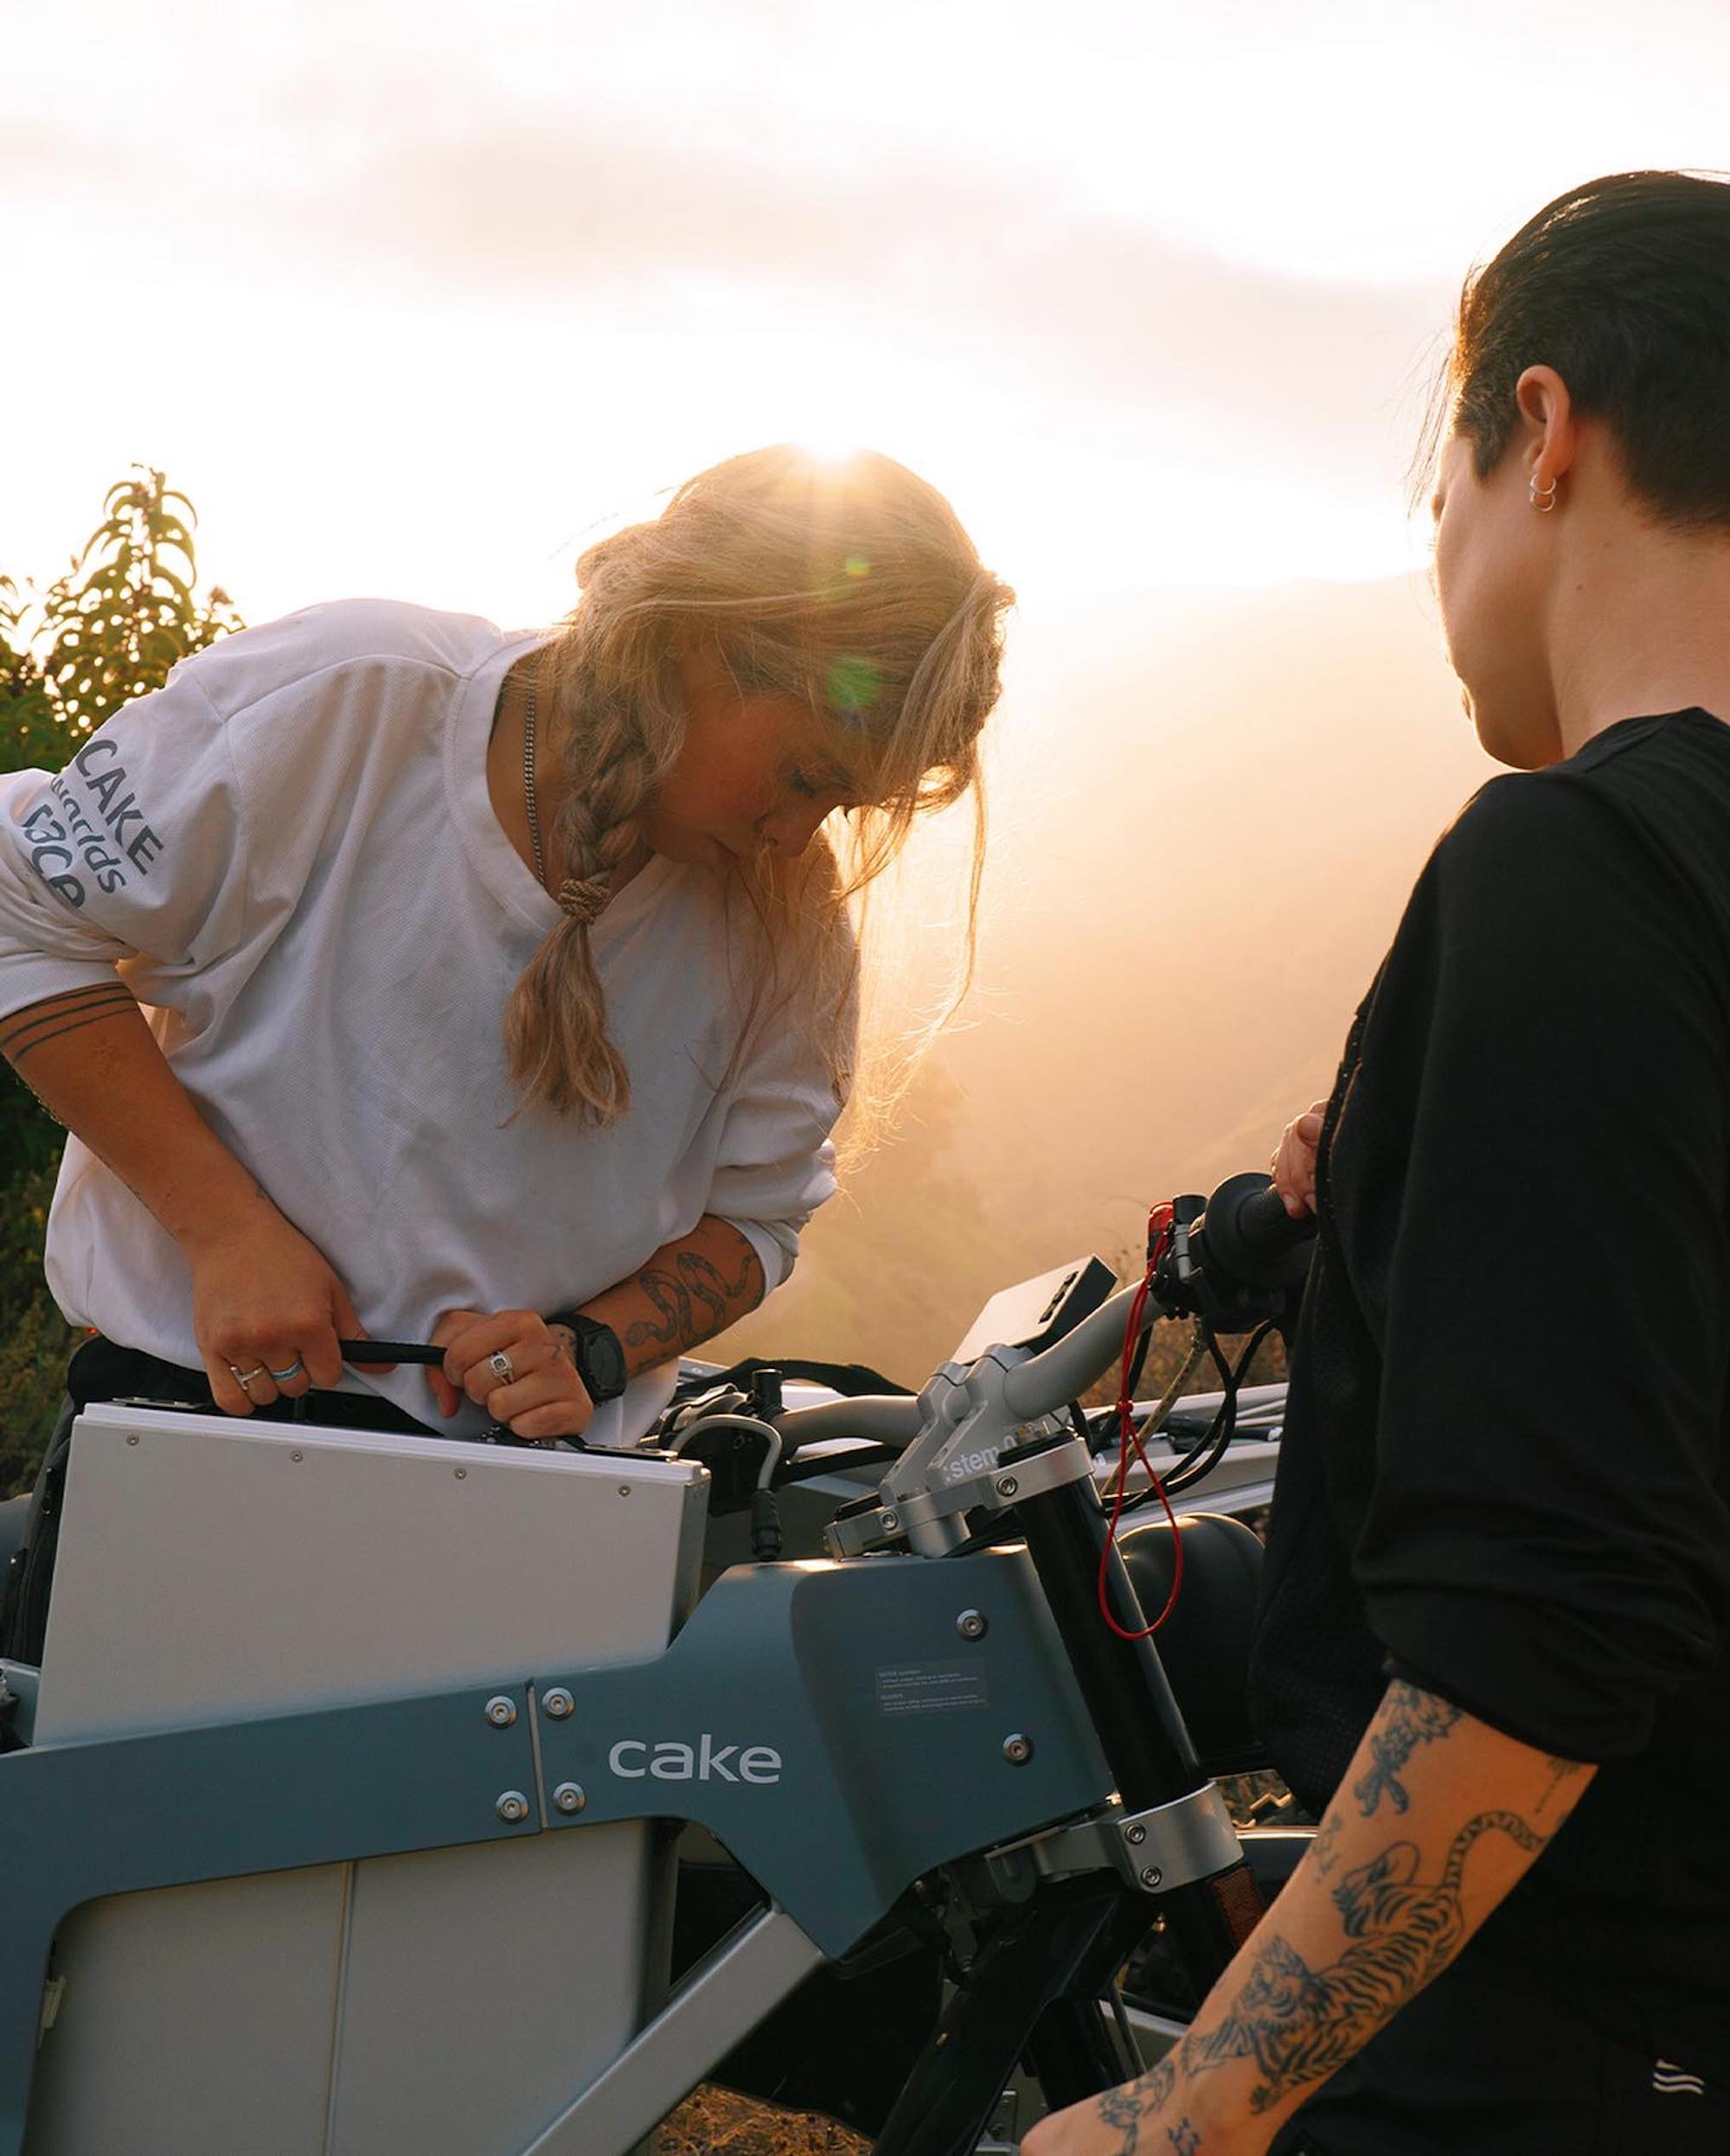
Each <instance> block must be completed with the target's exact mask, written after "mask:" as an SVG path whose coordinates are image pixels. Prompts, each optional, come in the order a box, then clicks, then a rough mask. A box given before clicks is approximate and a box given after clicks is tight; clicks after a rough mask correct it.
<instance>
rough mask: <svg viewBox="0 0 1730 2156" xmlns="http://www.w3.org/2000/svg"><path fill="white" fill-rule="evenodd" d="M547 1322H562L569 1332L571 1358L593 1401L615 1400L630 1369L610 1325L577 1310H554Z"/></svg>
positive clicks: (596, 1402)
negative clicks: (571, 1338)
mask: <svg viewBox="0 0 1730 2156" xmlns="http://www.w3.org/2000/svg"><path fill="white" fill-rule="evenodd" d="M547 1322H548V1324H549V1325H562V1326H564V1327H565V1328H566V1329H567V1331H568V1332H569V1333H570V1334H572V1335H573V1345H572V1359H573V1361H574V1362H575V1364H576V1366H577V1375H578V1376H579V1377H580V1379H582V1381H583V1390H584V1391H586V1393H587V1394H588V1396H589V1398H591V1399H592V1400H593V1402H594V1404H595V1405H596V1406H597V1407H599V1405H600V1404H601V1403H602V1401H603V1400H616V1399H617V1398H618V1396H619V1394H620V1393H621V1392H623V1391H624V1390H625V1386H626V1385H629V1384H630V1382H631V1372H629V1371H628V1370H627V1369H626V1368H625V1350H624V1349H623V1348H622V1347H620V1346H619V1344H618V1334H617V1333H615V1332H614V1331H613V1329H612V1327H611V1326H610V1325H603V1324H601V1323H600V1322H599V1320H598V1319H595V1318H592V1317H585V1316H584V1315H583V1314H582V1312H581V1311H580V1310H554V1313H553V1315H551V1316H550V1317H549V1318H548V1321H547Z"/></svg>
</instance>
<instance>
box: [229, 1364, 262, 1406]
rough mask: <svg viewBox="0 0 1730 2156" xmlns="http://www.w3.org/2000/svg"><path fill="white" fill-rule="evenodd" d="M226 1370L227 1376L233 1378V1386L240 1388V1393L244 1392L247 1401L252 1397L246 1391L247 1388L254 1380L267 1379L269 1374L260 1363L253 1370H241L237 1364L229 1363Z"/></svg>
mask: <svg viewBox="0 0 1730 2156" xmlns="http://www.w3.org/2000/svg"><path fill="white" fill-rule="evenodd" d="M228 1370H229V1374H230V1375H231V1376H232V1377H233V1379H234V1382H235V1384H236V1385H239V1386H240V1390H241V1391H242V1392H246V1394H247V1398H248V1399H251V1398H252V1397H253V1396H252V1394H251V1393H250V1392H248V1391H247V1386H248V1385H251V1384H252V1382H253V1379H254V1378H267V1377H269V1375H270V1372H269V1371H268V1370H266V1368H265V1366H264V1365H263V1364H262V1363H259V1365H258V1366H256V1368H254V1369H252V1370H242V1369H241V1368H240V1366H239V1365H238V1364H237V1363H232V1362H231V1363H230V1364H229V1365H228Z"/></svg>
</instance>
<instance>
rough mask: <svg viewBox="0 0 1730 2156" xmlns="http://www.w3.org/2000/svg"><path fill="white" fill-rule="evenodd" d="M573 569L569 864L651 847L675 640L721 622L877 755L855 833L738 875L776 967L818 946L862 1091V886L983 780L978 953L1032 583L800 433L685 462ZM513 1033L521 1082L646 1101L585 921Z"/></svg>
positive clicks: (532, 987) (668, 766) (837, 1044)
mask: <svg viewBox="0 0 1730 2156" xmlns="http://www.w3.org/2000/svg"><path fill="white" fill-rule="evenodd" d="M577 579H578V583H579V585H580V588H581V598H580V600H579V602H578V605H577V606H576V608H575V611H573V613H572V614H571V615H570V616H569V617H568V618H567V622H566V624H565V625H564V628H563V629H562V630H561V633H560V635H559V636H558V637H556V638H555V640H554V642H553V643H552V644H550V645H549V646H548V648H547V649H545V650H544V651H543V652H541V655H540V656H539V659H538V661H537V666H538V672H537V675H536V693H537V696H538V698H539V700H540V701H541V707H542V708H543V709H544V710H547V711H548V713H549V716H550V717H551V718H552V719H553V720H554V725H555V726H556V728H557V730H558V733H559V734H560V738H561V741H562V770H561V778H562V781H563V786H564V794H563V799H562V802H561V805H560V808H559V810H558V813H557V815H556V816H555V818H554V823H553V828H552V830H551V833H550V834H549V838H550V847H549V851H550V852H551V854H553V856H554V859H556V860H557V861H558V863H559V864H560V870H561V874H562V875H564V876H567V877H571V878H574V879H576V880H586V879H589V878H592V877H603V878H604V877H609V876H611V875H612V874H613V873H615V872H616V871H618V870H619V869H621V868H623V867H625V866H627V865H628V864H629V863H630V862H631V860H633V859H634V858H635V857H637V856H638V855H639V854H640V853H641V851H642V848H643V838H642V831H641V822H640V819H641V817H642V814H643V811H644V808H645V807H646V806H647V805H648V803H649V801H650V797H651V796H652V795H653V794H654V792H655V790H656V789H657V787H658V786H659V785H660V784H661V783H662V781H663V779H664V778H665V777H667V775H668V773H669V772H670V771H671V770H672V768H673V766H674V765H675V763H676V760H677V758H678V754H679V750H680V747H681V745H682V742H683V739H684V730H685V718H684V713H683V709H682V704H681V701H680V698H679V694H678V688H677V683H676V673H675V667H676V648H678V647H684V648H689V646H690V645H691V644H693V643H696V642H699V641H703V640H707V641H708V643H712V644H713V645H714V647H715V648H716V649H718V650H719V652H720V654H721V657H722V659H723V660H724V662H725V663H726V665H727V669H728V670H729V671H730V673H731V674H732V675H733V677H734V680H735V681H737V682H738V684H739V686H740V688H741V690H743V691H745V692H746V693H748V694H791V695H796V696H799V697H801V698H803V699H804V701H805V702H806V703H807V705H808V706H809V707H811V709H812V710H813V711H815V712H818V713H822V714H823V716H824V718H825V719H826V720H828V722H829V723H830V724H831V725H832V726H834V727H835V729H836V742H837V748H838V749H839V750H840V751H841V752H843V754H844V756H845V758H846V762H847V765H848V766H849V769H850V770H852V771H857V772H859V773H861V774H862V779H863V791H864V794H865V798H866V801H867V803H868V805H866V806H863V807H862V808H859V809H854V810H852V811H849V813H848V815H847V816H846V817H845V827H846V828H845V835H844V836H842V837H841V839H840V842H839V843H838V844H837V842H836V835H835V834H834V832H833V829H832V825H831V826H825V828H824V829H823V831H822V832H820V833H819V835H818V837H817V841H814V842H813V844H812V845H811V847H810V848H808V849H807V852H806V854H804V856H803V857H802V858H800V859H798V860H780V859H776V858H774V857H772V856H771V855H768V854H763V855H761V856H759V857H758V858H757V859H756V860H753V861H751V862H748V863H744V864H741V865H740V868H739V869H738V870H737V871H736V872H731V873H734V874H735V875H736V880H737V882H738V884H739V886H740V891H741V893H742V895H743V897H744V898H745V899H746V902H747V903H748V905H750V907H751V908H752V910H753V912H755V913H756V915H757V917H758V918H759V921H760V922H761V923H762V924H763V925H764V928H765V930H766V934H767V941H768V948H769V953H770V958H771V963H772V966H775V965H778V964H779V959H780V957H781V956H782V954H783V953H784V952H785V951H786V950H790V949H791V950H796V951H797V952H798V954H799V962H798V966H797V968H795V969H792V973H791V974H790V975H789V978H790V979H791V978H793V977H795V976H797V977H798V979H799V980H801V981H802V982H804V984H805V985H806V986H807V987H808V988H811V989H812V990H813V991H814V992H813V993H812V994H811V995H809V997H802V998H801V1002H802V1004H803V1005H804V1008H805V1009H806V1010H807V1011H808V1012H809V1013H810V1014H812V1022H813V1023H814V1024H815V1025H816V1027H817V1032H818V1038H819V1043H820V1046H821V1047H822V1049H823V1052H825V1054H826V1055H827V1056H828V1058H829V1060H830V1070H831V1073H832V1075H833V1076H834V1077H835V1078H836V1084H837V1085H838V1086H839V1087H840V1088H841V1089H842V1090H843V1091H845V1090H846V1087H847V1084H848V1083H849V1078H850V1076H851V1072H850V1069H849V1063H850V1056H849V1046H848V1041H849V1033H850V1025H851V1021H850V1009H851V1006H852V1004H853V1001H854V997H855V989H856V986H857V958H856V945H855V937H854V934H853V931H852V926H851V923H850V917H849V900H852V899H855V897H857V895H858V894H860V893H862V892H863V891H864V889H865V887H866V886H867V885H868V884H869V883H870V882H871V880H873V879H874V878H875V876H877V875H878V874H880V873H881V871H882V870H883V869H885V868H886V867H888V865H889V864H890V862H891V861H892V860H894V858H895V856H896V854H898V853H899V852H900V848H901V846H902V844H903V842H904V841H905V840H906V838H907V835H908V832H909V831H910V829H911V828H912V826H913V822H914V820H915V818H917V817H919V816H922V815H925V814H926V813H927V812H929V811H931V810H933V809H942V808H946V807H948V806H950V805H951V804H952V803H955V802H958V801H960V800H962V799H963V798H964V797H971V800H972V803H973V809H974V838H973V853H972V867H971V876H970V880H969V888H968V904H967V928H966V942H967V968H966V970H967V971H969V972H971V959H972V949H973V934H974V922H975V918H976V914H977V900H978V888H979V877H980V873H981V869H982V867H983V862H984V795H983V793H982V791H981V788H980V778H979V760H978V751H977V739H978V734H979V730H980V728H981V727H982V726H984V721H985V720H986V717H987V716H988V714H989V713H990V710H991V708H992V707H993V705H994V704H995V703H996V701H997V697H998V694H999V688H1000V681H999V666H1000V661H1001V656H1002V649H1003V615H1004V613H1005V611H1006V610H1007V609H1008V608H1009V606H1010V605H1012V604H1013V603H1014V593H1013V592H1010V591H1009V588H1008V587H1007V586H1006V585H1003V584H1000V583H999V582H998V580H997V579H996V577H994V576H993V575H991V573H990V572H989V571H988V570H986V569H984V568H983V567H982V566H980V562H979V558H978V555H977V553H976V552H975V550H974V547H973V544H972V542H971V540H970V539H969V538H968V536H967V534H966V533H965V532H964V530H963V528H962V527H961V524H960V521H959V520H958V518H957V516H956V515H955V512H954V511H953V509H951V507H950V506H949V503H948V502H946V501H945V499H944V497H943V496H941V495H940V494H939V492H938V491H937V489H935V488H934V487H932V486H929V485H927V484H926V482H925V481H924V480H922V479H920V478H919V477H916V476H915V475H914V474H913V472H911V471H909V470H907V468H906V467H905V466H904V465H901V464H896V463H894V461H893V459H891V458H889V457H882V456H879V455H876V454H875V453H874V452H861V453H859V454H856V455H855V456H853V457H849V458H848V459H846V460H844V461H842V462H838V463H831V462H829V461H827V460H823V459H818V458H817V457H811V456H810V455H807V454H806V453H804V452H803V451H799V450H798V449H795V448H793V447H791V446H788V445H782V446H779V447H777V448H772V449H763V450H755V451H750V452H749V453H747V454H746V455H745V456H742V457H729V458H728V459H727V462H726V463H724V464H716V465H715V466H714V467H713V468H712V469H711V470H708V471H704V472H700V473H699V474H698V475H697V477H695V478H694V479H689V480H687V481H686V482H685V483H684V485H683V486H682V487H680V488H679V489H678V490H677V491H676V493H675V494H674V496H673V497H672V499H671V501H670V502H669V503H668V506H667V508H666V509H665V510H664V512H663V514H662V515H660V516H659V517H657V518H656V519H655V520H654V521H652V522H650V523H644V524H634V525H631V526H630V527H628V528H626V529H625V530H624V531H620V532H617V533H614V534H612V537H610V538H608V539H605V540H602V541H600V542H599V544H598V545H597V546H594V547H590V548H589V550H588V552H587V553H585V554H584V555H583V556H582V558H581V560H580V561H579V562H578V564H577ZM761 986H762V984H761V983H759V991H760V988H761ZM789 992H791V991H789ZM504 1038H505V1047H506V1052H507V1056H508V1059H509V1069H510V1073H511V1076H512V1078H514V1079H515V1081H516V1085H517V1087H518V1090H519V1093H520V1095H521V1097H522V1098H523V1099H524V1100H525V1101H535V1102H540V1103H542V1104H545V1105H547V1106H548V1107H550V1108H552V1109H554V1110H556V1111H558V1112H560V1113H561V1114H565V1115H569V1116H574V1117H576V1118H577V1119H579V1120H580V1121H586V1122H588V1123H594V1124H598V1125H599V1124H606V1123H611V1122H612V1121H614V1120H615V1119H616V1118H617V1117H618V1116H620V1115H622V1114H623V1113H624V1112H625V1109H626V1108H627V1107H628V1106H629V1104H630V1098H631V1084H630V1077H629V1073H628V1072H626V1070H625V1064H624V1061H623V1059H621V1057H620V1056H619V1054H618V1050H617V1049H616V1048H615V1047H614V1046H613V1045H612V1041H611V1040H609V1039H608V1038H607V1032H606V1005H605V999H604V996H603V994H602V990H601V986H600V981H599V976H598V974H597V972H596V969H595V965H594V959H593V953H592V951H591V950H590V946H589V931H588V927H587V924H586V923H585V922H583V921H581V920H580V919H577V918H566V919H564V920H562V921H561V923H560V924H559V925H558V926H557V927H555V928H554V929H553V930H552V931H550V932H549V934H548V936H547V937H546V939H545V941H544V942H543V943H542V944H541V948H540V949H539V950H537V951H536V952H535V956H534V957H533V959H532V960H531V961H530V962H529V966H528V968H527V969H526V970H525V971H524V972H523V974H522V977H521V979H519V980H518V982H516V986H515V988H513V990H512V992H511V995H510V997H509V1001H508V1003H507V1005H506V1008H505V1017H504Z"/></svg>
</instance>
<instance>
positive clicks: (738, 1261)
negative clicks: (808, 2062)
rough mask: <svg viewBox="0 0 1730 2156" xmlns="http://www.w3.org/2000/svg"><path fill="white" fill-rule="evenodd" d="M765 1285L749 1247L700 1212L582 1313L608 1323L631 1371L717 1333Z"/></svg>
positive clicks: (718, 1221)
mask: <svg viewBox="0 0 1730 2156" xmlns="http://www.w3.org/2000/svg"><path fill="white" fill-rule="evenodd" d="M765 1292H766V1283H765V1281H764V1277H763V1262H762V1260H761V1259H760V1258H759V1257H758V1255H757V1253H756V1251H755V1250H753V1247H752V1246H751V1244H749V1243H747V1242H746V1239H745V1238H744V1237H743V1236H742V1235H741V1234H740V1232H739V1230H738V1229H737V1228H735V1227H734V1226H733V1225H731V1224H730V1223H729V1222H727V1221H726V1220H721V1219H717V1218H716V1217H715V1215H714V1214H713V1213H705V1214H704V1215H703V1217H702V1219H701V1220H699V1221H698V1223H697V1225H695V1228H693V1229H692V1231H691V1232H690V1233H689V1235H684V1236H681V1237H680V1238H679V1239H678V1240H677V1241H676V1242H674V1243H664V1244H662V1246H661V1248H660V1249H659V1250H658V1251H656V1253H655V1255H654V1256H653V1257H651V1258H650V1260H649V1263H648V1264H646V1265H644V1267H643V1269H642V1270H641V1271H640V1272H638V1273H636V1274H633V1275H632V1276H631V1278H630V1279H629V1280H622V1281H620V1282H619V1283H618V1285H617V1287H613V1288H609V1289H607V1290H606V1293H605V1294H603V1295H598V1296H595V1297H594V1298H593V1301H591V1302H586V1303H585V1304H584V1305H583V1315H585V1316H586V1317H592V1318H593V1319H595V1320H596V1321H597V1322H599V1324H602V1325H607V1326H611V1327H612V1330H613V1332H614V1333H616V1334H618V1342H619V1345H620V1347H623V1348H624V1350H625V1366H626V1368H627V1369H628V1370H629V1371H630V1372H631V1375H632V1376H633V1377H635V1376H636V1374H637V1372H638V1371H639V1370H648V1369H650V1368H652V1367H653V1366H654V1365H655V1364H657V1363H662V1362H667V1361H670V1359H672V1358H673V1357H674V1356H675V1355H681V1354H683V1353H686V1351H687V1350H688V1349H689V1348H693V1347H700V1346H701V1345H702V1342H703V1341H704V1340H710V1339H713V1337H714V1334H717V1333H721V1332H725V1331H726V1329H727V1327H728V1326H729V1325H732V1324H734V1322H735V1321H737V1320H738V1319H740V1318H742V1317H743V1316H744V1315H746V1312H747V1311H750V1310H754V1309H755V1308H756V1307H757V1305H758V1304H759V1302H761V1301H762V1300H763V1296H764V1294H765Z"/></svg>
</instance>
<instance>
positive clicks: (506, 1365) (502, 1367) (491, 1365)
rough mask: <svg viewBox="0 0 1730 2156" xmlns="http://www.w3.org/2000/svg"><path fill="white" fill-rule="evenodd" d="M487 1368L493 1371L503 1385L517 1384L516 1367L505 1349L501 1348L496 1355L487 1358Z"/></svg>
mask: <svg viewBox="0 0 1730 2156" xmlns="http://www.w3.org/2000/svg"><path fill="white" fill-rule="evenodd" d="M487 1368H488V1369H489V1370H490V1371H491V1372H492V1374H493V1375H494V1377H496V1378H497V1379H498V1381H499V1383H500V1384H501V1385H515V1384H516V1365H515V1364H514V1363H513V1362H512V1361H511V1359H510V1358H509V1355H507V1354H506V1353H505V1352H504V1350H503V1348H502V1347H501V1348H499V1349H498V1350H497V1353H494V1354H490V1355H489V1356H488V1357H487Z"/></svg>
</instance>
